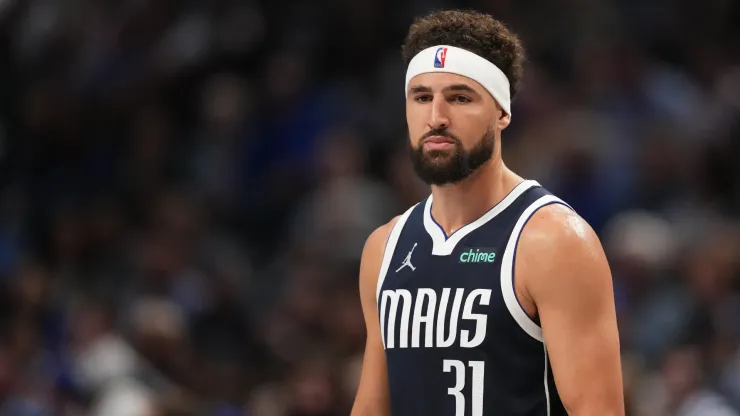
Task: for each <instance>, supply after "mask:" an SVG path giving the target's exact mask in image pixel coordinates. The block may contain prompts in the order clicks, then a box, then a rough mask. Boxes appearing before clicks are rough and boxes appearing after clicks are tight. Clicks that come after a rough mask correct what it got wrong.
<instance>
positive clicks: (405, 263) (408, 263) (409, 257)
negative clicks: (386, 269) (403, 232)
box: [396, 243, 416, 273]
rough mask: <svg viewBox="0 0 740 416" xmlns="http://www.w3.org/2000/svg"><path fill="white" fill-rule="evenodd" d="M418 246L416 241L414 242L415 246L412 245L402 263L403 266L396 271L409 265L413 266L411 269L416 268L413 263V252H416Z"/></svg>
mask: <svg viewBox="0 0 740 416" xmlns="http://www.w3.org/2000/svg"><path fill="white" fill-rule="evenodd" d="M415 248H416V243H414V246H413V247H411V251H409V254H407V255H406V258H405V259H404V260H403V263H401V267H399V268H398V270H396V273H398V272H400V271H401V269H403V268H404V267H406V266H409V267H410V268H411V271H414V270H416V267H414V265H413V264H411V254H412V253H413V252H414V249H415Z"/></svg>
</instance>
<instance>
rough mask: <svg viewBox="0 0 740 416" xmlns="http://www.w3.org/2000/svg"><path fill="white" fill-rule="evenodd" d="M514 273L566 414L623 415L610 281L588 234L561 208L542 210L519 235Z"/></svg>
mask: <svg viewBox="0 0 740 416" xmlns="http://www.w3.org/2000/svg"><path fill="white" fill-rule="evenodd" d="M515 268H516V269H515V273H516V276H517V277H519V276H521V281H520V282H521V285H520V284H517V287H518V288H517V289H518V290H517V291H518V292H519V294H520V295H521V297H523V298H524V299H523V300H524V301H525V302H524V303H530V305H532V306H533V307H534V310H535V311H536V313H537V315H538V316H539V319H540V324H541V326H542V331H543V336H544V340H545V345H546V347H547V351H548V353H549V356H550V361H551V365H552V370H553V376H554V379H555V384H556V386H557V389H558V393H559V394H560V397H561V399H562V401H563V404H564V405H565V407H566V410H567V411H568V414H570V415H572V416H592V415H599V416H623V415H624V412H625V410H624V393H623V386H622V371H621V363H620V347H619V335H618V331H617V319H616V312H615V307H614V292H613V287H612V277H611V271H610V270H609V265H608V263H607V260H606V256H605V254H604V251H603V249H602V247H601V243H600V242H599V239H598V237H597V236H596V233H595V232H594V231H593V229H592V228H591V227H590V226H589V225H588V224H587V223H586V222H585V221H584V220H583V219H582V218H580V217H579V216H578V215H577V214H575V213H574V212H572V211H571V210H570V209H568V208H567V207H564V206H562V205H548V206H545V207H543V208H541V209H540V210H539V211H538V212H537V213H536V214H535V215H534V216H533V217H532V218H531V219H530V221H529V223H528V224H527V225H526V226H525V228H524V231H523V232H522V235H521V238H520V241H519V246H518V248H517V262H516V265H515Z"/></svg>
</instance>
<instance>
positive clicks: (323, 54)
mask: <svg viewBox="0 0 740 416" xmlns="http://www.w3.org/2000/svg"><path fill="white" fill-rule="evenodd" d="M443 7H444V8H446V7H461V8H476V9H478V10H481V11H487V12H491V13H493V14H494V15H495V16H496V17H498V18H500V19H503V20H504V21H505V22H507V23H508V24H509V25H510V26H511V27H512V28H513V29H514V30H515V31H516V32H517V33H519V34H520V35H521V36H522V38H523V40H524V42H525V45H526V48H527V50H528V57H529V60H528V63H527V66H526V71H525V82H524V88H523V91H522V92H521V94H520V96H519V97H518V99H517V100H516V101H515V104H514V108H513V113H514V114H515V116H514V118H513V124H512V125H511V127H509V128H508V129H507V130H505V132H504V134H503V146H504V159H505V161H506V162H507V164H508V165H509V166H510V167H512V168H513V169H514V170H515V171H517V172H519V173H521V174H522V175H525V176H527V177H529V178H532V179H536V180H538V181H540V183H542V184H543V185H545V186H547V187H549V188H550V189H551V190H552V191H553V192H555V193H556V194H557V195H559V196H560V197H562V198H564V199H565V200H566V201H568V202H569V203H571V204H572V205H573V206H574V207H575V208H576V209H577V210H578V211H579V212H580V213H581V215H582V216H583V217H584V218H585V219H586V220H588V221H589V222H590V223H591V224H592V225H593V227H594V228H595V229H596V230H597V231H598V232H599V235H600V236H601V238H602V241H603V243H604V245H605V247H606V250H607V253H608V255H609V259H610V263H611V267H612V270H613V273H614V283H615V294H616V300H617V308H618V314H619V322H620V331H621V332H620V333H621V340H622V349H623V360H624V381H625V392H626V399H627V402H628V403H627V405H628V409H629V415H641V416H664V415H682V416H720V415H722V416H725V415H737V414H738V410H737V409H739V408H740V407H738V406H740V297H739V296H738V295H739V294H740V292H739V291H738V289H739V287H740V284H739V282H738V279H740V258H738V254H740V233H739V232H738V230H740V228H738V222H737V220H738V212H739V211H738V209H739V203H740V199H739V197H740V3H739V2H737V1H732V0H703V1H700V2H697V1H687V0H619V1H616V0H615V1H609V0H550V1H535V0H516V1H515V0H490V1H484V0H479V1H475V0H468V1H463V0H460V1H456V2H455V1H444V0H412V1H405V2H403V1H398V0H351V1H350V0H314V1H309V0H304V1H293V2H285V1H278V0H275V1H265V0H255V1H249V0H245V1H231V0H209V1H195V0H156V1H154V0H150V1H147V0H138V1H135V0H128V1H124V0H119V1H113V0H0V166H1V169H2V173H1V174H0V185H1V186H0V287H2V290H1V291H0V309H1V310H0V341H1V342H0V399H1V400H2V401H1V404H0V414H2V415H18V416H27V415H28V416H32V415H33V416H39V415H52V414H54V415H85V414H89V415H94V416H119V415H120V416H128V415H132V416H133V415H137V416H138V415H143V416H165V415H222V416H231V415H234V416H237V415H242V416H247V415H251V416H335V415H336V416H339V415H347V414H348V412H349V409H350V406H351V403H352V400H353V396H354V392H355V389H356V386H357V380H358V374H359V368H360V359H361V356H362V349H363V342H364V325H363V318H362V314H361V309H360V306H359V300H358V293H357V272H358V261H359V256H360V252H361V248H362V245H363V243H364V241H365V238H366V237H367V236H368V234H369V233H370V232H371V231H372V230H373V229H374V228H375V227H377V226H379V225H381V224H383V223H385V222H386V221H388V220H389V219H391V218H392V217H393V216H394V215H397V214H399V213H402V212H403V211H404V210H405V208H406V207H408V206H410V205H411V204H413V203H415V202H416V201H418V200H419V199H422V198H424V197H425V195H426V194H427V192H428V190H427V188H426V187H425V186H424V185H423V184H420V183H419V182H418V181H417V180H416V179H415V176H414V173H413V171H412V168H411V167H410V164H409V161H408V160H407V154H406V149H405V145H406V140H407V137H406V131H405V116H404V102H403V92H402V89H403V78H404V67H403V64H402V62H401V58H400V45H401V43H402V41H403V37H404V35H405V31H406V29H407V28H408V26H409V24H410V23H411V22H412V19H413V17H414V16H415V15H418V14H421V13H425V12H428V11H430V10H433V9H437V8H443ZM733 409H734V410H733Z"/></svg>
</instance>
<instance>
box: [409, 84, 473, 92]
mask: <svg viewBox="0 0 740 416" xmlns="http://www.w3.org/2000/svg"><path fill="white" fill-rule="evenodd" d="M442 91H445V92H447V91H458V92H459V91H464V92H469V93H472V94H478V93H477V92H476V91H475V90H474V89H473V88H472V87H470V86H469V85H467V84H454V85H450V86H447V87H445V88H443V89H442ZM430 92H432V89H431V88H430V87H428V86H426V85H414V86H413V87H411V88H409V94H419V93H430Z"/></svg>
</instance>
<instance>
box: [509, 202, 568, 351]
mask: <svg viewBox="0 0 740 416" xmlns="http://www.w3.org/2000/svg"><path fill="white" fill-rule="evenodd" d="M550 204H562V205H565V206H567V207H569V208H570V205H568V204H566V203H565V202H563V200H562V199H560V198H558V197H556V196H554V195H546V196H543V197H541V198H539V199H538V200H536V201H534V202H533V203H532V204H531V205H530V206H529V207H527V209H526V210H524V212H523V213H522V215H520V216H519V220H518V221H517V222H516V225H514V230H513V231H512V233H511V236H510V237H509V242H508V243H507V244H506V249H504V256H503V259H502V260H501V293H502V294H503V296H504V302H505V303H506V308H507V309H508V310H509V313H510V314H511V316H512V317H513V318H514V320H515V321H516V323H517V324H519V326H520V327H521V328H522V329H523V330H524V332H526V333H527V334H529V336H531V337H532V338H534V339H536V340H537V341H540V342H544V339H543V337H542V328H540V326H539V325H537V324H536V323H534V321H532V319H531V318H530V317H529V315H527V313H526V312H525V311H524V309H523V308H522V305H521V304H520V303H519V299H517V297H516V291H515V290H514V260H515V257H516V248H517V245H518V244H519V237H520V236H521V234H522V230H523V229H524V226H525V225H526V224H527V222H528V221H529V219H530V218H531V217H532V215H534V213H535V212H536V211H537V210H538V209H540V208H542V207H544V206H546V205H550ZM571 209H572V208H571Z"/></svg>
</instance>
